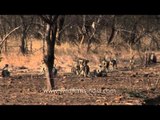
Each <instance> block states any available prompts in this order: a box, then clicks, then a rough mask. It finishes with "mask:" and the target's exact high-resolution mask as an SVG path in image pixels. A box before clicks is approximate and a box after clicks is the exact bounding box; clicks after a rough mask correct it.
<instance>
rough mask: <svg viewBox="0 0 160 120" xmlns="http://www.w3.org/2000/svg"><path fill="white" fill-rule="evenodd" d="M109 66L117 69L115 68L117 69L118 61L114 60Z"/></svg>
mask: <svg viewBox="0 0 160 120" xmlns="http://www.w3.org/2000/svg"><path fill="white" fill-rule="evenodd" d="M109 64H110V66H111V67H112V69H115V68H116V69H117V60H116V59H112V60H111V61H110V63H109Z"/></svg>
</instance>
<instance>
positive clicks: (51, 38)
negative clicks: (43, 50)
mask: <svg viewBox="0 0 160 120" xmlns="http://www.w3.org/2000/svg"><path fill="white" fill-rule="evenodd" d="M47 32H48V35H47V38H46V42H47V55H46V56H45V64H46V66H47V72H48V73H47V74H46V75H47V90H51V89H55V84H54V76H53V74H52V69H53V65H54V48H55V41H56V33H57V24H56V21H55V24H52V25H49V24H48V31H47Z"/></svg>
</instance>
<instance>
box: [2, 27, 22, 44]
mask: <svg viewBox="0 0 160 120" xmlns="http://www.w3.org/2000/svg"><path fill="white" fill-rule="evenodd" d="M20 27H21V26H18V27H16V28H14V29H13V30H11V31H10V32H9V33H8V34H7V35H6V36H5V37H4V38H3V39H2V40H1V43H0V47H1V46H2V45H3V43H4V42H5V40H6V39H7V38H8V36H9V35H11V34H12V33H13V32H14V31H16V30H18V29H19V28H20Z"/></svg>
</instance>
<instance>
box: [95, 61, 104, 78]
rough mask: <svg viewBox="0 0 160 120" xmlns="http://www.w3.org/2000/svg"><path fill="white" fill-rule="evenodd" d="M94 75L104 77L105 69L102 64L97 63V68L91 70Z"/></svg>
mask: <svg viewBox="0 0 160 120" xmlns="http://www.w3.org/2000/svg"><path fill="white" fill-rule="evenodd" d="M93 74H94V76H95V77H106V76H107V71H106V69H104V67H103V65H101V64H100V65H99V68H98V69H97V70H94V72H93Z"/></svg>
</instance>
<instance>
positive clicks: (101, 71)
mask: <svg viewBox="0 0 160 120" xmlns="http://www.w3.org/2000/svg"><path fill="white" fill-rule="evenodd" d="M88 63H89V60H86V59H78V61H77V62H76V64H75V66H74V67H72V68H71V72H72V73H73V74H75V75H78V76H83V77H90V76H91V74H90V73H91V72H90V67H89V65H88ZM110 67H112V69H115V68H117V60H116V59H105V58H104V59H103V60H101V61H100V64H99V66H98V68H97V69H96V70H94V71H93V76H94V77H105V76H107V72H109V70H110Z"/></svg>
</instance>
